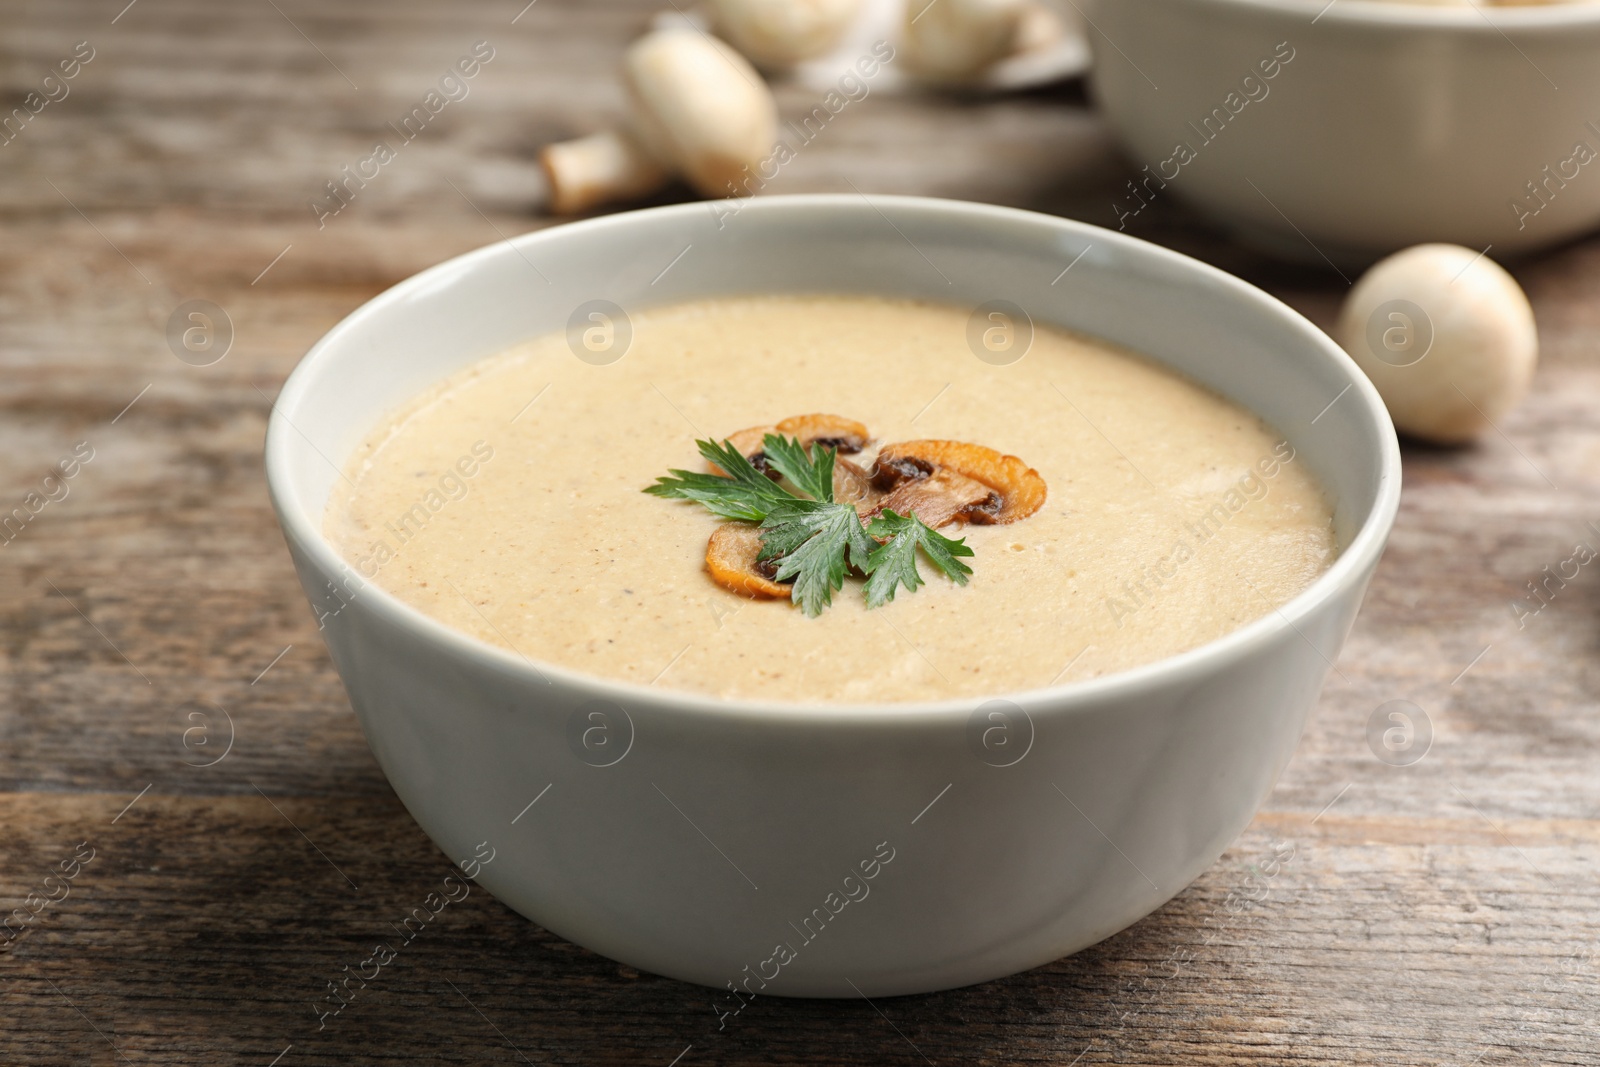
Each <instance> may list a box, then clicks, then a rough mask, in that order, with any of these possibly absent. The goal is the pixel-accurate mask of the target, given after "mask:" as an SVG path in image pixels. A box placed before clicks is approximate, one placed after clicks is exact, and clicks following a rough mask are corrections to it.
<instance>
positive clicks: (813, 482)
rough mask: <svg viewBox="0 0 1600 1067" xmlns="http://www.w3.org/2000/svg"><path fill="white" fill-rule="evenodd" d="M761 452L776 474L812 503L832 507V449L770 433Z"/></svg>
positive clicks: (763, 441) (764, 439)
mask: <svg viewBox="0 0 1600 1067" xmlns="http://www.w3.org/2000/svg"><path fill="white" fill-rule="evenodd" d="M761 450H762V451H763V452H765V453H766V456H767V462H768V463H770V464H771V465H772V468H773V470H776V471H777V472H778V473H779V474H781V475H783V476H784V477H785V478H787V479H789V481H791V482H793V483H794V484H795V485H796V486H798V487H799V488H800V490H801V491H802V492H804V493H805V494H806V495H807V496H809V497H810V498H811V499H813V500H820V501H822V502H823V503H826V504H831V503H833V459H834V455H835V453H834V450H833V449H831V448H822V447H820V446H807V445H802V444H801V443H800V439H799V438H797V437H780V436H778V435H777V434H771V433H769V434H767V436H766V437H765V438H763V439H762V442H761Z"/></svg>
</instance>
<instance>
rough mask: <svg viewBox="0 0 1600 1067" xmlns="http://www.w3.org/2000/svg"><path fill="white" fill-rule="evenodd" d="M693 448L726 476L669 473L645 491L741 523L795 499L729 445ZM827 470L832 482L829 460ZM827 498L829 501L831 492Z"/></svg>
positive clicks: (711, 443)
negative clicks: (700, 506) (696, 505)
mask: <svg viewBox="0 0 1600 1067" xmlns="http://www.w3.org/2000/svg"><path fill="white" fill-rule="evenodd" d="M769 440H770V438H769ZM695 445H696V446H698V447H699V449H700V454H701V455H702V456H704V457H705V458H706V460H707V461H708V462H710V463H714V464H715V465H716V466H718V467H720V468H721V469H722V470H724V471H727V474H700V473H697V472H695V471H683V470H673V471H670V472H669V473H670V474H671V475H672V477H670V478H667V477H662V478H657V479H656V484H655V485H652V486H650V487H648V488H647V489H645V492H647V493H650V494H651V495H652V496H662V497H669V498H677V499H681V500H693V501H696V502H698V503H701V504H704V505H705V506H706V507H707V508H709V509H710V510H711V511H713V512H715V513H716V514H718V515H721V516H722V517H723V518H725V519H739V520H742V521H744V522H760V521H761V520H762V519H764V518H766V517H767V513H768V512H769V511H771V510H772V507H773V505H774V504H778V503H782V502H783V501H785V500H793V499H794V496H793V495H792V494H791V493H789V492H787V491H786V490H785V489H784V488H783V487H782V486H780V485H779V484H778V483H777V482H774V481H773V480H772V479H771V478H768V477H767V476H766V475H765V474H762V473H761V472H760V471H758V470H756V469H755V467H754V466H753V465H751V463H750V461H749V460H748V459H745V458H744V456H743V455H742V454H741V453H740V451H739V450H738V449H737V448H734V447H733V445H731V444H729V443H728V442H726V441H724V442H722V444H720V445H718V444H717V443H716V442H715V441H696V442H695ZM828 470H829V474H828V477H829V478H830V479H831V478H832V477H833V474H832V471H833V461H832V459H829V461H828ZM829 499H830V500H831V499H832V494H831V493H830V495H829Z"/></svg>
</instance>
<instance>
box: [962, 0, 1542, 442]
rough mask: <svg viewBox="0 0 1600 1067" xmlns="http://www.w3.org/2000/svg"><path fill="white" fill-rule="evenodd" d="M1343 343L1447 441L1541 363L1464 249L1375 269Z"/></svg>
mask: <svg viewBox="0 0 1600 1067" xmlns="http://www.w3.org/2000/svg"><path fill="white" fill-rule="evenodd" d="M941 2H942V0H941ZM1334 336H1335V337H1336V338H1337V339H1338V341H1339V343H1340V344H1341V345H1342V346H1343V347H1344V350H1345V351H1346V352H1348V353H1350V355H1351V357H1352V358H1353V359H1354V360H1355V361H1356V362H1357V363H1358V364H1360V366H1361V369H1362V370H1363V371H1365V372H1366V374H1367V377H1368V378H1370V379H1372V384H1373V385H1375V386H1377V388H1378V394H1379V395H1380V396H1382V397H1383V402H1384V404H1385V405H1387V406H1388V408H1389V415H1390V417H1391V418H1393V419H1394V424H1395V426H1396V427H1398V428H1399V429H1400V430H1401V431H1403V432H1405V433H1408V434H1410V435H1412V436H1413V437H1419V438H1421V439H1423V440H1425V441H1433V442H1436V443H1438V444H1461V443H1464V442H1466V441H1469V440H1471V439H1472V438H1473V437H1474V436H1475V435H1477V434H1478V433H1480V432H1481V431H1483V430H1484V429H1486V428H1488V427H1490V426H1492V425H1494V424H1495V423H1496V422H1497V421H1498V420H1499V419H1500V417H1501V416H1503V415H1505V414H1506V413H1507V412H1508V411H1510V410H1511V409H1512V408H1513V407H1515V406H1516V405H1517V403H1518V402H1519V401H1521V399H1522V397H1523V395H1524V394H1525V393H1526V392H1527V391H1528V383H1529V381H1530V380H1531V379H1532V377H1533V369H1534V365H1535V364H1536V363H1537V362H1538V359H1539V336H1538V332H1537V331H1536V330H1535V328H1534V322H1533V308H1532V307H1530V306H1529V304H1528V298H1527V296H1525V295H1524V294H1523V292H1522V288H1521V287H1520V286H1518V285H1517V283H1516V280H1515V279H1514V278H1512V277H1511V275H1510V274H1507V273H1506V271H1505V269H1504V268H1502V267H1501V266H1500V265H1499V264H1497V263H1495V262H1494V261H1493V260H1491V259H1489V258H1488V257H1486V256H1485V255H1484V254H1483V253H1482V252H1474V251H1473V250H1472V249H1470V248H1462V247H1461V246H1459V245H1446V244H1428V245H1417V246H1415V247H1413V248H1408V249H1405V250H1404V251H1402V252H1396V253H1395V254H1394V255H1392V256H1390V257H1389V258H1387V259H1385V260H1382V261H1380V262H1379V263H1377V264H1376V265H1374V266H1373V267H1372V268H1371V269H1370V270H1368V271H1367V273H1366V274H1364V275H1362V276H1361V279H1360V280H1359V281H1357V282H1356V285H1355V288H1354V289H1352V290H1351V291H1350V295H1349V296H1348V297H1347V298H1346V299H1345V303H1344V308H1343V310H1342V311H1341V312H1340V314H1339V322H1338V325H1337V327H1336V328H1335V330H1334Z"/></svg>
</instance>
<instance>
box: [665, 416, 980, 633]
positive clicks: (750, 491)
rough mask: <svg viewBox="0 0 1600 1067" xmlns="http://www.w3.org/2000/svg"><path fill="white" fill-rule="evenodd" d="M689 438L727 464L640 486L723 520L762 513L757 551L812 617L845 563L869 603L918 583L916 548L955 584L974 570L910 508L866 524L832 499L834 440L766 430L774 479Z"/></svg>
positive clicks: (957, 546) (728, 451) (729, 452)
mask: <svg viewBox="0 0 1600 1067" xmlns="http://www.w3.org/2000/svg"><path fill="white" fill-rule="evenodd" d="M695 445H696V447H698V448H699V450H700V454H701V455H702V456H704V457H705V458H706V459H707V460H708V461H709V462H711V463H714V464H716V466H717V467H718V468H720V469H721V470H723V471H725V472H726V473H725V474H703V473H696V472H694V471H685V470H674V471H671V472H670V475H669V476H667V477H662V478H657V479H656V484H655V485H652V486H650V487H649V488H647V489H646V490H645V492H647V493H650V494H652V495H654V496H660V497H669V498H674V499H679V500H693V501H695V502H697V503H699V504H702V505H704V506H705V507H706V508H708V509H709V510H710V511H712V512H713V513H715V514H717V515H720V516H722V517H723V518H725V519H736V520H740V521H743V522H759V523H760V524H761V556H760V558H761V559H762V560H775V561H777V572H776V574H775V575H774V579H775V580H776V581H779V582H789V581H792V582H793V583H794V584H793V588H792V591H791V597H792V599H793V600H794V601H795V603H797V604H799V605H800V607H801V609H802V610H803V611H804V612H805V613H806V614H807V615H809V616H813V617H814V616H816V615H820V614H821V613H822V611H823V609H824V608H826V607H827V606H828V605H829V604H831V603H832V602H833V594H834V593H836V592H838V591H839V590H840V589H842V588H844V578H845V574H846V573H847V572H848V571H849V569H850V568H851V567H854V568H855V569H856V570H858V571H861V572H862V573H864V574H866V575H867V576H868V578H867V583H866V590H865V592H866V597H867V606H868V607H869V608H875V607H878V606H879V605H881V604H885V603H887V602H889V601H891V600H893V599H894V595H895V592H896V590H897V589H898V588H899V587H900V586H905V588H906V589H907V590H912V591H914V590H916V589H917V588H918V587H919V586H921V585H922V584H923V579H922V575H921V574H919V573H918V571H917V549H918V548H921V549H922V551H923V553H924V554H925V555H926V556H927V557H928V559H929V560H930V561H931V562H932V563H933V565H934V566H935V567H937V568H938V569H939V570H940V571H942V572H944V574H945V575H946V576H948V577H949V578H951V579H952V580H954V581H955V582H956V583H958V584H960V585H965V584H966V582H967V576H968V575H970V574H971V573H972V568H971V567H968V566H967V565H966V564H964V563H962V562H961V561H960V560H958V559H957V558H956V557H957V556H971V555H972V549H970V548H968V547H967V546H966V543H965V542H964V541H962V540H953V539H951V538H948V537H945V536H943V535H941V534H939V533H936V532H935V531H933V530H932V529H930V528H929V527H928V526H926V525H925V524H924V523H923V522H922V520H921V519H919V518H917V517H916V516H915V515H897V514H895V513H894V512H893V511H885V512H884V513H883V514H882V515H880V516H878V517H877V518H875V519H873V520H872V524H871V525H870V526H869V527H865V528H864V527H863V526H862V525H861V519H860V516H858V515H857V514H856V509H855V507H854V506H853V505H850V504H841V503H838V502H836V501H835V500H834V499H833V464H834V458H835V455H836V450H835V449H832V448H824V447H822V446H818V445H809V446H808V445H802V444H801V443H800V440H799V438H796V437H783V436H780V435H778V434H767V435H766V437H765V438H764V439H763V441H762V451H763V453H764V454H765V456H766V460H767V463H768V464H769V465H770V466H771V467H772V469H773V470H775V471H777V472H778V473H779V474H781V475H782V476H783V478H784V481H783V482H775V481H773V480H772V479H771V478H769V477H767V476H766V474H764V473H763V472H761V471H759V470H757V469H756V468H755V466H754V465H753V464H752V463H751V462H750V461H749V460H748V459H746V458H745V457H744V456H743V455H742V454H741V453H740V452H739V450H738V449H737V448H734V447H733V445H732V444H731V443H730V442H728V441H724V442H722V444H720V445H718V444H717V443H716V442H715V441H696V442H695ZM790 487H793V488H790Z"/></svg>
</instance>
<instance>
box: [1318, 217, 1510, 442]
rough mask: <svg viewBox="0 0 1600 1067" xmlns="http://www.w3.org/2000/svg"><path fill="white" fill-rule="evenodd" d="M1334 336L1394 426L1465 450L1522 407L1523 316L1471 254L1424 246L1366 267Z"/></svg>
mask: <svg viewBox="0 0 1600 1067" xmlns="http://www.w3.org/2000/svg"><path fill="white" fill-rule="evenodd" d="M1335 336H1336V337H1337V339H1338V341H1339V343H1340V344H1341V345H1343V346H1344V350H1345V351H1346V352H1349V353H1350V355H1351V357H1352V358H1353V359H1355V361H1356V363H1357V364H1359V365H1360V367H1361V369H1362V370H1363V371H1365V372H1366V375H1367V377H1368V378H1370V379H1372V384H1373V385H1375V386H1377V389H1378V394H1379V395H1380V396H1382V397H1383V402H1384V403H1385V404H1386V405H1388V408H1389V415H1390V417H1391V418H1393V419H1394V423H1395V426H1396V427H1398V428H1399V429H1400V430H1402V431H1404V432H1405V433H1408V434H1411V435H1412V436H1414V437H1420V438H1422V439H1424V440H1428V441H1435V442H1438V443H1440V444H1459V443H1462V442H1465V441H1468V440H1471V439H1472V438H1473V437H1474V436H1476V435H1477V434H1478V433H1479V432H1481V431H1482V430H1483V429H1485V428H1486V427H1488V426H1490V425H1492V424H1494V423H1497V422H1498V421H1499V420H1500V418H1501V416H1503V415H1505V414H1506V412H1508V411H1510V410H1511V409H1512V408H1513V407H1515V406H1516V404H1517V403H1518V402H1519V401H1520V400H1521V399H1522V397H1523V395H1524V394H1525V393H1526V392H1527V390H1528V383H1529V381H1530V380H1531V379H1532V377H1533V370H1534V367H1535V365H1536V364H1537V363H1538V358H1539V338H1538V332H1537V330H1536V329H1535V326H1534V321H1533V308H1532V307H1530V306H1529V304H1528V298H1527V296H1525V295H1524V294H1523V292H1522V289H1521V287H1520V286H1518V285H1517V283H1516V281H1515V279H1513V278H1512V277H1511V275H1509V274H1507V273H1506V271H1505V270H1504V269H1503V268H1502V267H1501V266H1500V265H1499V264H1497V263H1495V262H1494V261H1492V260H1490V259H1489V258H1487V257H1486V256H1484V255H1483V254H1482V253H1480V252H1475V251H1474V250H1472V249H1470V248H1462V247H1460V246H1459V245H1446V244H1426V245H1417V246H1415V247H1413V248H1408V249H1405V250H1404V251H1401V252H1396V253H1395V254H1394V255H1392V256H1390V257H1388V258H1387V259H1384V260H1382V261H1380V262H1379V263H1377V264H1375V265H1374V266H1373V267H1372V268H1371V269H1370V270H1368V271H1367V273H1366V274H1364V275H1362V276H1361V279H1360V280H1359V281H1358V282H1357V283H1356V285H1355V288H1354V289H1352V290H1351V291H1350V295H1349V296H1348V297H1347V298H1346V299H1345V304H1344V308H1343V310H1342V311H1341V312H1340V315H1339V322H1338V325H1337V327H1336V329H1335Z"/></svg>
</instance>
